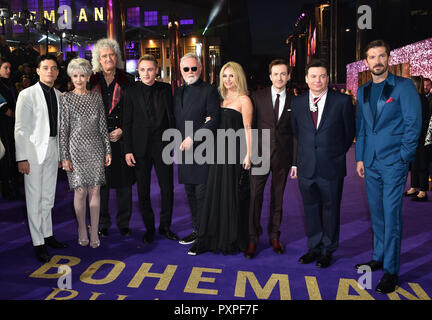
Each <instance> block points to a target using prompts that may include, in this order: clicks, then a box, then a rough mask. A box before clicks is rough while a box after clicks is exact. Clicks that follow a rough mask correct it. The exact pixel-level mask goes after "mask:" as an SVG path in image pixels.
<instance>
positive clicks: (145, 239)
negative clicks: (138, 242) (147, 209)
mask: <svg viewBox="0 0 432 320" xmlns="http://www.w3.org/2000/svg"><path fill="white" fill-rule="evenodd" d="M153 241H154V233H153V232H146V233H144V236H143V238H142V242H144V243H147V244H150V243H152V242H153Z"/></svg>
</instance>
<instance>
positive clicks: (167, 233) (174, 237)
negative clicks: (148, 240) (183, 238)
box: [159, 228, 179, 241]
mask: <svg viewBox="0 0 432 320" xmlns="http://www.w3.org/2000/svg"><path fill="white" fill-rule="evenodd" d="M159 233H160V234H161V235H163V236H165V238H167V239H168V240H174V241H178V240H179V237H177V235H176V234H175V233H174V232H172V231H171V230H170V229H169V228H167V229H161V228H159Z"/></svg>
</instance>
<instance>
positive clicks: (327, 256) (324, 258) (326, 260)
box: [316, 254, 332, 268]
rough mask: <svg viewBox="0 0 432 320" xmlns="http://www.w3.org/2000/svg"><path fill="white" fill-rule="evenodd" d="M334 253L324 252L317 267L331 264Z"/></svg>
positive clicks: (326, 266)
mask: <svg viewBox="0 0 432 320" xmlns="http://www.w3.org/2000/svg"><path fill="white" fill-rule="evenodd" d="M331 260H332V255H331V254H322V255H321V256H320V257H319V258H318V261H317V263H316V266H317V267H320V268H328V267H329V266H330V264H331Z"/></svg>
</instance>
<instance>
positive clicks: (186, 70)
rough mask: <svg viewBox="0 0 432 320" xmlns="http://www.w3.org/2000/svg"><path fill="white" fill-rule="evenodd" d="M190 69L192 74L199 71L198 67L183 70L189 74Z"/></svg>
mask: <svg viewBox="0 0 432 320" xmlns="http://www.w3.org/2000/svg"><path fill="white" fill-rule="evenodd" d="M189 69H190V70H192V72H195V71H197V70H198V67H192V68H189V67H184V68H183V71H184V72H189Z"/></svg>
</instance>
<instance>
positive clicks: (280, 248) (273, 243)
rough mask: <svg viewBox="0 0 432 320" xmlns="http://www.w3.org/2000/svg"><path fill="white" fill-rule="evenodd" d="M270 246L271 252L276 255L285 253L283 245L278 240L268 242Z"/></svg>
mask: <svg viewBox="0 0 432 320" xmlns="http://www.w3.org/2000/svg"><path fill="white" fill-rule="evenodd" d="M270 245H271V246H272V248H273V251H274V252H276V253H277V254H282V253H284V252H285V248H284V246H283V244H282V243H281V242H280V241H279V240H278V239H273V240H271V241H270Z"/></svg>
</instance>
